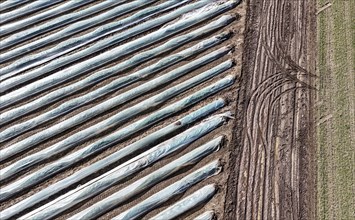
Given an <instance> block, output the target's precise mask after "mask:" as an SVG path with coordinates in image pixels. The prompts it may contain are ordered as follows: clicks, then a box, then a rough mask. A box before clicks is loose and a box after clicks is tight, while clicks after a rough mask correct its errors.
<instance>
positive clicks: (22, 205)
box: [0, 99, 226, 219]
mask: <svg viewBox="0 0 355 220" xmlns="http://www.w3.org/2000/svg"><path fill="white" fill-rule="evenodd" d="M225 104H226V103H225V101H224V100H223V99H218V100H216V101H214V102H212V103H210V104H208V105H206V106H203V107H202V108H200V109H198V110H196V111H194V112H192V113H190V114H188V115H186V116H185V117H183V118H181V119H179V120H178V121H176V122H174V123H172V124H169V125H168V126H166V127H164V128H162V129H160V130H158V131H156V132H154V133H152V134H149V135H148V136H146V137H144V138H142V139H140V140H139V141H137V142H134V143H132V144H130V145H128V146H125V147H124V148H122V149H120V150H118V151H116V152H115V153H113V154H111V155H110V156H108V157H105V158H103V159H101V160H99V161H97V162H95V163H93V164H91V165H89V166H87V167H84V168H83V169H81V170H79V171H77V172H75V173H74V174H72V175H70V176H68V177H66V178H64V179H63V180H60V181H58V182H56V183H54V184H52V185H50V186H48V187H47V188H45V189H43V190H41V191H40V192H38V193H35V194H34V195H32V196H30V197H28V198H26V199H24V200H22V201H20V202H19V203H16V204H14V205H13V206H11V207H9V208H8V209H5V210H3V211H2V212H0V216H2V217H3V218H4V219H8V218H11V217H12V216H14V215H16V214H17V213H20V212H21V211H23V210H25V209H27V208H30V207H32V206H34V205H35V204H37V203H39V202H41V201H43V200H45V199H47V198H49V197H50V196H52V195H54V194H56V193H58V192H59V191H61V190H63V189H65V188H67V187H69V186H71V185H73V184H75V183H77V182H79V181H80V180H82V179H84V178H85V177H88V176H89V175H91V174H94V173H95V172H98V171H99V170H101V169H103V168H105V167H108V166H109V165H111V164H114V163H115V162H118V161H119V160H121V159H123V158H125V157H127V156H129V155H132V154H133V153H135V152H138V151H142V150H148V149H149V148H150V146H151V145H152V144H153V143H157V141H158V140H160V139H161V138H163V137H166V136H167V135H171V134H173V133H174V132H176V131H178V130H180V129H181V128H184V127H187V126H189V125H192V124H193V123H194V122H196V121H197V120H199V119H201V118H203V117H205V116H207V115H210V114H211V113H213V112H215V111H216V110H218V109H221V108H222V107H224V106H225ZM116 134H117V133H114V134H112V135H109V136H107V137H105V138H103V139H101V140H100V141H98V142H96V143H95V144H94V145H99V146H100V147H101V148H103V147H108V146H112V145H113V144H115V143H116V142H118V141H117V139H116ZM21 180H22V179H21ZM24 181H29V182H30V181H31V178H28V179H26V180H24ZM24 181H16V182H15V184H16V185H14V186H13V185H12V184H11V187H10V189H13V188H16V187H17V186H18V185H21V184H23V182H24ZM24 185H25V184H24ZM27 185H32V182H30V183H29V184H27ZM23 187H24V188H25V186H23ZM4 190H5V191H6V189H4Z"/></svg>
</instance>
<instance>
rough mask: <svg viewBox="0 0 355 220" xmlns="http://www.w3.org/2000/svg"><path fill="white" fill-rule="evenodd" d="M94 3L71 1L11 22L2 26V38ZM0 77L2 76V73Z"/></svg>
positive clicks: (0, 31)
mask: <svg viewBox="0 0 355 220" xmlns="http://www.w3.org/2000/svg"><path fill="white" fill-rule="evenodd" d="M93 1H94V0H76V1H69V2H66V3H64V4H61V5H59V6H58V7H55V8H51V9H49V10H46V11H43V12H41V13H39V14H36V15H33V16H29V17H26V18H23V19H21V20H19V21H15V22H11V23H10V24H5V25H2V26H1V27H0V36H3V35H5V34H10V33H12V32H14V31H16V30H19V29H21V28H24V27H27V26H29V25H31V24H35V23H38V22H40V21H42V20H44V19H49V18H52V17H54V16H56V15H58V14H60V13H63V12H65V11H69V10H73V9H75V8H78V7H80V6H82V5H86V4H89V3H90V2H93ZM0 8H1V6H0ZM0 75H1V73H0Z"/></svg>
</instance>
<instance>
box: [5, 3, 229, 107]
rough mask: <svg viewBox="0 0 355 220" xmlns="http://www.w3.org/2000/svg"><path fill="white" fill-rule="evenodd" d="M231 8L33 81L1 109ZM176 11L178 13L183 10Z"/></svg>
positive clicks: (191, 19) (218, 8)
mask: <svg viewBox="0 0 355 220" xmlns="http://www.w3.org/2000/svg"><path fill="white" fill-rule="evenodd" d="M188 6H190V5H188ZM232 6H233V7H234V5H233V4H231V3H225V4H222V5H219V4H217V5H215V6H214V7H210V8H209V10H203V11H202V12H200V11H196V13H194V14H193V15H194V16H189V17H187V18H186V19H181V20H179V21H177V22H175V23H174V24H172V25H169V26H168V27H164V28H162V29H159V30H157V31H155V32H152V33H150V34H148V35H145V36H143V37H141V38H138V39H136V40H133V41H130V42H128V43H126V44H123V45H121V46H118V47H116V48H114V49H112V50H109V51H106V52H104V53H102V54H100V55H98V56H96V57H93V58H91V59H88V60H85V61H83V62H81V63H78V64H76V65H74V66H71V67H69V68H67V69H64V70H62V71H58V72H56V73H54V74H52V75H50V76H48V77H45V78H43V79H41V80H38V81H35V82H33V83H31V84H29V85H27V86H24V87H22V88H20V89H18V90H15V91H13V92H10V93H8V94H6V95H4V96H3V97H2V102H1V103H0V107H5V106H8V105H10V104H13V103H15V102H17V101H20V100H23V99H25V98H27V97H29V96H32V95H34V94H37V93H39V92H41V91H43V90H45V89H47V88H50V87H52V86H54V85H58V84H60V83H63V82H66V81H68V80H69V79H72V78H74V77H76V76H79V75H82V74H83V73H85V72H88V71H90V70H93V69H96V68H98V67H100V66H103V65H104V64H107V63H108V62H110V61H112V60H115V59H118V58H120V57H122V56H124V55H127V54H130V53H132V52H135V51H137V50H139V49H141V48H142V47H146V46H148V45H151V44H153V43H155V42H158V41H161V40H162V39H164V38H167V37H169V36H172V35H173V34H176V33H178V32H180V31H183V30H186V29H188V28H189V27H192V26H194V25H196V24H198V23H200V22H202V21H204V20H207V19H210V18H212V17H214V16H216V15H218V14H221V13H223V12H224V11H226V10H228V9H231V8H232ZM179 9H180V10H181V9H182V8H179ZM179 9H177V10H175V11H174V12H173V13H177V12H178V11H179ZM160 18H162V17H160ZM158 19H159V18H158Z"/></svg>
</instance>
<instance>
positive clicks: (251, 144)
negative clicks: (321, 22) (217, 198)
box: [225, 0, 316, 219]
mask: <svg viewBox="0 0 355 220" xmlns="http://www.w3.org/2000/svg"><path fill="white" fill-rule="evenodd" d="M315 12H316V11H315V1H287V0H281V1H268V0H249V1H248V11H247V23H246V34H245V47H244V51H245V52H244V55H243V67H242V88H241V91H243V92H241V94H240V95H239V97H238V100H239V101H238V102H239V103H238V104H239V105H238V108H237V109H236V111H237V112H239V114H237V115H239V117H238V118H237V121H236V124H235V134H234V135H235V136H234V143H235V146H233V148H234V150H233V149H232V150H233V153H232V156H231V165H232V166H231V167H234V168H233V170H232V171H231V175H230V177H229V188H228V192H227V196H229V198H227V200H226V201H227V204H226V210H225V212H226V215H227V216H228V219H314V218H315V210H316V209H315V201H316V198H315V178H314V177H315V174H316V168H315V161H314V157H315V150H316V149H315V145H314V144H313V141H312V140H313V138H312V136H313V130H312V127H313V124H312V121H313V114H312V113H313V109H312V107H311V106H313V104H312V94H313V92H312V91H313V86H312V85H313V77H312V76H313V74H314V73H315V60H314V59H313V58H314V57H315V44H314V42H315V36H316V33H315V28H316V27H315V20H314V19H315V14H316V13H315ZM228 201H234V202H228Z"/></svg>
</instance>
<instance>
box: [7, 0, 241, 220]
mask: <svg viewBox="0 0 355 220" xmlns="http://www.w3.org/2000/svg"><path fill="white" fill-rule="evenodd" d="M243 5H244V4H241V3H240V2H239V1H238V0H232V1H226V0H199V1H192V0H191V1H190V0H183V1H180V0H179V1H178V0H168V1H158V0H135V1H126V0H122V1H81V0H79V1H61V0H58V1H50V0H43V1H38V2H31V1H27V2H26V1H23V2H19V1H5V2H2V3H0V10H1V16H0V17H1V19H0V20H1V24H0V25H1V26H0V37H1V45H0V49H1V53H0V65H1V68H0V82H1V83H0V93H1V98H0V100H1V102H0V110H1V115H0V125H1V130H0V144H1V147H0V161H1V165H0V173H1V176H0V184H1V190H0V201H1V210H0V218H1V219H13V218H18V219H26V220H27V219H53V218H55V219H97V218H99V219H111V218H112V219H141V218H144V219H175V218H182V219H185V218H191V219H213V218H214V217H218V218H223V215H224V214H223V210H224V197H225V196H224V194H225V191H226V189H227V187H226V182H227V176H228V173H227V171H228V157H229V151H228V149H229V148H230V145H231V140H232V134H233V132H232V126H233V121H234V118H235V117H236V115H235V111H234V110H235V105H236V98H235V97H236V94H237V92H238V80H239V75H240V69H241V65H240V64H241V54H242V42H243V30H244V21H243V19H244V17H243V15H244V11H245V8H244V6H243Z"/></svg>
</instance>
